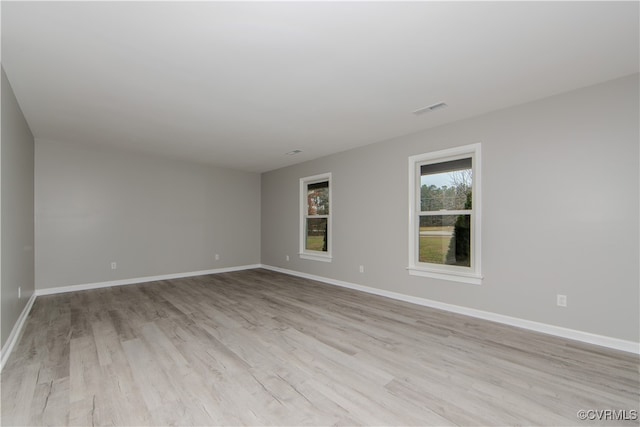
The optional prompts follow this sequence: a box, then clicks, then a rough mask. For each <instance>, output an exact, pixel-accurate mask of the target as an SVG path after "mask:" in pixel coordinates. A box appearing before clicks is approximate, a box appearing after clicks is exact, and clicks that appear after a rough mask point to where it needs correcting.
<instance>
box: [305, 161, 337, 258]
mask: <svg viewBox="0 0 640 427" xmlns="http://www.w3.org/2000/svg"><path fill="white" fill-rule="evenodd" d="M331 209H332V206H331V174H330V173H326V174H322V175H315V176H310V177H307V178H302V179H300V258H304V259H312V260H316V261H325V262H331V243H332V242H331Z"/></svg>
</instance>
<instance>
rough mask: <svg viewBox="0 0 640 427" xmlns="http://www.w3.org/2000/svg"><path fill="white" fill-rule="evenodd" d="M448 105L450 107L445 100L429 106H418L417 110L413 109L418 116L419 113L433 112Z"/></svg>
mask: <svg viewBox="0 0 640 427" xmlns="http://www.w3.org/2000/svg"><path fill="white" fill-rule="evenodd" d="M447 107H448V105H447V104H445V103H444V102H438V103H437V104H433V105H429V106H427V107H422V108H418V109H417V110H415V111H413V114H415V115H416V116H417V115H419V114H425V113H431V112H432V111H436V110H442V109H443V108H447Z"/></svg>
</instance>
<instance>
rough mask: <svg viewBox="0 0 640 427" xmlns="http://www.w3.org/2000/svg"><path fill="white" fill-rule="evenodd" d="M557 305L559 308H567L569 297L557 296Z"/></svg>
mask: <svg viewBox="0 0 640 427" xmlns="http://www.w3.org/2000/svg"><path fill="white" fill-rule="evenodd" d="M556 303H557V304H558V306H559V307H566V306H567V296H566V295H560V294H558V295H557V296H556Z"/></svg>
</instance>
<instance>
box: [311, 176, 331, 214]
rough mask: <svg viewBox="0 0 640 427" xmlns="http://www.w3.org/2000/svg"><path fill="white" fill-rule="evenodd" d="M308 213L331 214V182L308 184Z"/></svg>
mask: <svg viewBox="0 0 640 427" xmlns="http://www.w3.org/2000/svg"><path fill="white" fill-rule="evenodd" d="M307 215H329V182H328V181H324V182H316V183H314V184H309V185H308V186H307Z"/></svg>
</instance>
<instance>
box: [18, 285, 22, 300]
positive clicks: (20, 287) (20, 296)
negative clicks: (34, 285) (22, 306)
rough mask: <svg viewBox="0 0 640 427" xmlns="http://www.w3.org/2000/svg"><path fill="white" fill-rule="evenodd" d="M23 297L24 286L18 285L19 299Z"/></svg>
mask: <svg viewBox="0 0 640 427" xmlns="http://www.w3.org/2000/svg"><path fill="white" fill-rule="evenodd" d="M20 298H22V286H18V299H20Z"/></svg>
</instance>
